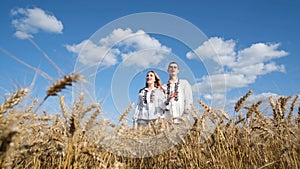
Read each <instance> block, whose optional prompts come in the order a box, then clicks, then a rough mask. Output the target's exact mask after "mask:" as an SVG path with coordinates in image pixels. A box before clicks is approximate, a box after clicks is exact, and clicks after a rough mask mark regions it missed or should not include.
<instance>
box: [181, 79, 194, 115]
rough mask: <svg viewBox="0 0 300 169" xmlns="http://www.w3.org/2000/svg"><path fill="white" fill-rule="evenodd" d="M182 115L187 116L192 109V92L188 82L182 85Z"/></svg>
mask: <svg viewBox="0 0 300 169" xmlns="http://www.w3.org/2000/svg"><path fill="white" fill-rule="evenodd" d="M184 97H185V98H184V112H183V113H184V114H189V112H190V111H191V109H192V104H193V92H192V87H191V85H190V84H189V82H188V81H186V80H185V85H184Z"/></svg>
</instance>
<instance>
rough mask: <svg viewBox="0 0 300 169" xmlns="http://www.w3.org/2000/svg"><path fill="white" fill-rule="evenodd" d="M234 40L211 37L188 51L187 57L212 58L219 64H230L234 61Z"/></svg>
mask: <svg viewBox="0 0 300 169" xmlns="http://www.w3.org/2000/svg"><path fill="white" fill-rule="evenodd" d="M234 48H235V42H234V41H233V40H227V41H224V40H223V39H221V38H218V37H212V38H210V39H209V40H208V41H205V42H204V43H203V45H201V46H199V47H198V48H197V49H196V50H195V51H194V52H192V51H191V52H188V53H187V54H186V57H187V58H189V59H197V58H199V57H200V58H201V59H202V60H204V59H212V60H214V61H215V62H217V63H218V64H220V65H231V64H232V63H234V62H235V55H236V53H235V51H234Z"/></svg>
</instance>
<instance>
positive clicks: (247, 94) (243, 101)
mask: <svg viewBox="0 0 300 169" xmlns="http://www.w3.org/2000/svg"><path fill="white" fill-rule="evenodd" d="M251 94H252V90H249V91H248V92H247V93H246V95H244V96H243V97H241V98H240V99H239V100H238V101H237V102H236V104H235V106H234V111H235V112H238V111H240V109H241V108H242V106H243V104H244V103H245V101H246V99H247V98H248V97H249V96H250V95H251Z"/></svg>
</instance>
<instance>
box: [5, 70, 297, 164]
mask: <svg viewBox="0 0 300 169" xmlns="http://www.w3.org/2000/svg"><path fill="white" fill-rule="evenodd" d="M78 79H80V78H79V76H78V75H76V76H75V75H72V76H66V77H65V78H64V80H59V81H58V83H55V84H53V86H51V87H50V88H49V90H48V91H47V96H46V97H49V96H53V97H56V95H57V94H58V92H60V91H61V89H63V88H65V87H66V85H71V84H72V83H74V82H76V81H77V80H78ZM67 81H68V83H63V82H67ZM27 92H28V89H22V90H19V91H17V92H16V93H15V94H13V95H12V96H11V97H10V98H8V99H7V100H6V102H5V103H3V104H1V107H0V157H1V158H0V160H1V161H0V165H1V168H22V169H23V168H43V169H46V168H49V169H50V168H51V169H52V168H76V169H77V168H145V169H148V168H171V169H172V168H188V169H190V168H224V169H225V168H226V169H227V168H293V169H294V168H300V107H299V105H296V102H297V99H298V96H295V97H294V98H293V97H281V98H279V99H277V100H276V99H275V100H274V98H272V97H270V99H269V100H270V107H271V108H270V109H272V110H271V111H272V112H273V117H267V116H265V115H264V112H261V111H260V109H259V106H260V104H261V101H260V100H257V102H256V103H253V104H252V105H251V106H244V102H245V100H246V99H247V97H248V96H249V95H250V94H251V93H252V91H249V92H248V93H247V94H246V95H245V96H244V97H242V98H241V100H239V101H238V102H237V104H236V106H235V111H236V112H239V113H240V114H241V115H240V117H239V118H238V119H232V118H230V117H229V116H228V115H227V113H226V112H224V111H222V110H215V109H214V108H212V107H209V106H208V105H206V104H205V103H204V102H203V101H201V100H200V101H199V104H200V105H201V106H202V107H203V112H199V110H194V112H193V113H192V114H193V117H194V120H193V125H192V127H191V129H190V130H189V132H188V133H187V135H185V136H184V137H183V138H181V139H182V140H181V141H180V142H179V143H178V144H176V145H175V146H174V147H172V148H170V149H169V150H167V151H165V152H161V153H160V154H158V155H154V156H151V157H144V158H143V157H141V158H130V157H124V156H121V155H118V154H117V153H115V152H110V151H108V150H107V149H106V148H104V147H102V146H101V144H98V143H97V142H96V141H97V140H95V139H93V138H97V139H105V138H106V136H107V134H108V133H107V132H105V130H106V129H107V128H109V129H110V130H113V131H116V132H118V133H120V134H122V135H124V136H126V137H143V136H145V137H146V136H149V135H156V134H158V133H163V131H164V130H168V129H169V128H170V126H171V124H170V123H168V122H163V121H162V122H160V123H159V124H155V125H154V124H152V125H149V126H148V127H146V128H144V129H140V130H132V129H131V127H130V126H127V123H126V121H124V120H123V119H124V117H123V116H125V115H126V114H127V113H128V112H127V111H129V110H126V112H125V113H124V115H123V116H122V117H120V119H119V121H120V122H122V124H121V125H120V126H118V125H115V124H111V122H109V121H108V120H105V119H104V120H103V119H98V118H97V116H98V115H99V114H101V106H100V105H99V104H98V103H94V104H91V105H88V106H85V105H84V104H83V103H84V96H83V95H81V96H80V98H78V101H76V102H75V103H73V105H71V107H72V108H71V109H70V110H68V109H67V108H66V107H67V106H66V105H65V102H64V97H63V96H60V97H59V99H58V104H57V105H58V106H60V108H61V112H60V113H58V114H56V115H54V116H48V115H47V114H52V112H45V113H44V114H42V115H39V114H40V113H36V112H35V111H33V110H32V109H33V108H34V107H35V106H36V103H37V100H38V99H37V98H35V99H33V100H32V104H30V106H29V107H27V108H24V110H20V109H16V108H14V107H15V106H16V105H17V104H18V103H19V101H20V100H21V99H23V96H24V95H25V94H26V93H27ZM289 99H291V101H292V103H291V104H290V105H288V104H287V103H288V102H287V101H288V100H289ZM42 103H43V102H42ZM46 103H47V102H45V104H46ZM131 107H132V106H130V107H129V108H131ZM36 111H37V108H36ZM294 111H295V112H297V113H294ZM88 112H90V113H88ZM88 115H89V116H88ZM87 116H88V117H87ZM204 117H210V119H212V122H213V123H214V125H215V126H216V127H215V128H214V131H213V132H212V134H211V135H210V136H209V137H208V138H207V139H205V140H203V139H201V136H202V134H203V131H204V127H203V122H204V121H205V118H204ZM92 129H93V131H96V132H94V133H93V135H88V134H87V133H88V131H91V130H92ZM91 137H93V138H91ZM157 146H159V145H157ZM124 149H126V147H124Z"/></svg>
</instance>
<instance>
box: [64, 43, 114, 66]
mask: <svg viewBox="0 0 300 169" xmlns="http://www.w3.org/2000/svg"><path fill="white" fill-rule="evenodd" d="M66 48H67V50H68V51H70V52H73V53H77V54H80V56H79V58H80V61H81V63H82V64H85V65H90V66H97V65H99V66H104V67H108V66H113V65H115V64H116V63H117V61H118V60H117V55H118V54H120V51H119V50H118V49H110V48H107V47H106V46H98V45H97V44H95V43H93V42H92V41H90V40H85V41H82V42H81V43H79V44H74V45H66Z"/></svg>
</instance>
